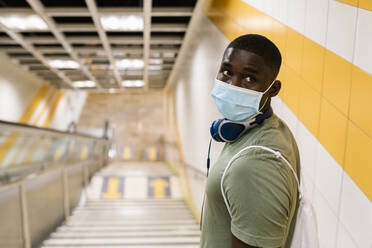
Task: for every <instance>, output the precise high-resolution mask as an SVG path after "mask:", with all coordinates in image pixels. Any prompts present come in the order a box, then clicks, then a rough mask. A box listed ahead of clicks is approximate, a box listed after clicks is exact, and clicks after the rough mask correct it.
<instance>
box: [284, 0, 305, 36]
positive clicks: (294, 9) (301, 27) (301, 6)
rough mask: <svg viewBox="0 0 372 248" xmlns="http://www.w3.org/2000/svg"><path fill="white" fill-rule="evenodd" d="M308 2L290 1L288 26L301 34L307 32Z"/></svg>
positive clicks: (301, 0) (302, 0)
mask: <svg viewBox="0 0 372 248" xmlns="http://www.w3.org/2000/svg"><path fill="white" fill-rule="evenodd" d="M305 10H306V0H288V22H287V24H288V26H289V27H291V28H293V29H294V30H296V31H297V32H300V33H301V34H303V33H304V31H305Z"/></svg>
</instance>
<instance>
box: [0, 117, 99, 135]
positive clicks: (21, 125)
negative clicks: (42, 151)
mask: <svg viewBox="0 0 372 248" xmlns="http://www.w3.org/2000/svg"><path fill="white" fill-rule="evenodd" d="M1 126H8V127H11V128H21V129H23V128H25V129H28V130H35V131H38V132H49V133H54V134H59V135H68V136H80V137H83V138H91V139H98V140H106V139H105V138H103V137H102V138H99V137H96V136H91V135H87V134H82V133H76V132H74V133H71V132H66V131H61V130H57V129H53V128H44V127H37V126H32V125H28V124H24V123H18V122H10V121H3V120H0V127H1Z"/></svg>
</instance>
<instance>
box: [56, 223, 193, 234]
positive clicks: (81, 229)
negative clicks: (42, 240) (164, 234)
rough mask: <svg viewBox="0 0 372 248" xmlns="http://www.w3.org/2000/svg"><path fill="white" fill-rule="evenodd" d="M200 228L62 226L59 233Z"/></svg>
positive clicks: (185, 226)
mask: <svg viewBox="0 0 372 248" xmlns="http://www.w3.org/2000/svg"><path fill="white" fill-rule="evenodd" d="M199 229H200V227H199V225H197V224H194V225H193V224H189V225H162V226H158V225H138V226H137V225H133V226H111V227H110V226H84V227H82V226H62V227H59V228H58V229H57V230H58V231H72V232H92V231H96V232H107V231H113V232H138V231H147V230H149V231H153V230H157V231H160V230H162V231H164V230H170V231H171V230H199Z"/></svg>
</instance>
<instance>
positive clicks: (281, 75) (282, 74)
mask: <svg viewBox="0 0 372 248" xmlns="http://www.w3.org/2000/svg"><path fill="white" fill-rule="evenodd" d="M286 70H287V67H286V65H285V64H282V66H281V67H280V71H279V74H278V76H277V77H276V78H277V79H278V80H280V81H281V82H282V88H281V89H280V91H279V94H278V96H279V97H280V98H281V99H284V96H283V94H284V93H283V92H284V89H283V83H285V81H286Z"/></svg>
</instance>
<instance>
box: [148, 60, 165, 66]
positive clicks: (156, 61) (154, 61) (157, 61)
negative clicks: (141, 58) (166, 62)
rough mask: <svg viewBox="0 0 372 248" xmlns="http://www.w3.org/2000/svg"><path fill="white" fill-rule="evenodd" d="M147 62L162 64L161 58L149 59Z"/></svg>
mask: <svg viewBox="0 0 372 248" xmlns="http://www.w3.org/2000/svg"><path fill="white" fill-rule="evenodd" d="M149 63H150V64H153V65H161V64H163V60H162V59H150V60H149Z"/></svg>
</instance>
